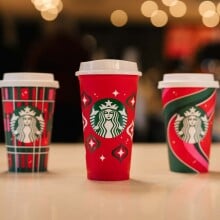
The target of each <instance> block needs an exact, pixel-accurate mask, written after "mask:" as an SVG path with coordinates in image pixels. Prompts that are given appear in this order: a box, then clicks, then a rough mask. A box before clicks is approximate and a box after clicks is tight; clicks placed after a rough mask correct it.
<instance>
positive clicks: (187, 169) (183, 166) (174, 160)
mask: <svg viewBox="0 0 220 220" xmlns="http://www.w3.org/2000/svg"><path fill="white" fill-rule="evenodd" d="M168 155H169V165H170V169H171V170H172V171H174V172H180V170H181V172H182V173H197V172H196V171H195V170H193V169H192V168H190V167H188V166H187V165H186V164H184V163H182V162H181V161H179V160H178V159H177V158H176V156H175V155H174V154H173V152H172V150H171V148H170V146H169V147H168ZM174 164H175V165H174Z"/></svg>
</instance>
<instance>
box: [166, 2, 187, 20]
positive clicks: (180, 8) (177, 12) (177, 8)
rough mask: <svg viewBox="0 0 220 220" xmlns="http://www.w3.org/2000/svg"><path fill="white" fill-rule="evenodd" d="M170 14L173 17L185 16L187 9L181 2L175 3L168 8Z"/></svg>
mask: <svg viewBox="0 0 220 220" xmlns="http://www.w3.org/2000/svg"><path fill="white" fill-rule="evenodd" d="M169 11H170V14H171V15H172V16H173V17H183V16H184V15H185V14H186V11H187V7H186V4H185V3H184V2H182V1H177V2H176V3H175V4H174V5H172V6H170V8H169Z"/></svg>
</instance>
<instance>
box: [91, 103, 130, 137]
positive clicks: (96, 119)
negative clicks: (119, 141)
mask: <svg viewBox="0 0 220 220" xmlns="http://www.w3.org/2000/svg"><path fill="white" fill-rule="evenodd" d="M90 122H91V125H92V128H93V129H94V130H95V132H96V133H97V134H98V135H100V136H102V137H104V138H113V137H116V136H118V135H119V134H121V133H122V131H123V130H124V128H125V127H126V123H127V113H126V111H125V107H124V106H123V104H122V103H121V102H119V101H117V100H115V99H102V100H100V101H98V102H96V103H95V104H94V106H93V108H92V111H91V114H90Z"/></svg>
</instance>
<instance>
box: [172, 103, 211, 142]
mask: <svg viewBox="0 0 220 220" xmlns="http://www.w3.org/2000/svg"><path fill="white" fill-rule="evenodd" d="M174 126H175V130H176V133H177V135H178V136H179V137H180V138H181V139H182V140H183V141H185V142H187V143H190V144H195V143H198V142H200V141H201V140H202V139H203V138H204V136H205V135H206V133H207V131H208V118H207V116H206V113H205V112H204V111H203V110H202V109H201V108H198V107H196V106H194V107H189V108H188V109H186V110H185V111H182V112H181V113H180V114H177V117H176V120H175V123H174Z"/></svg>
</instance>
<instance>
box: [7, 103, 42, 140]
mask: <svg viewBox="0 0 220 220" xmlns="http://www.w3.org/2000/svg"><path fill="white" fill-rule="evenodd" d="M10 127H11V130H12V133H13V134H14V135H15V137H16V139H17V140H19V141H21V142H23V143H31V142H34V141H35V140H36V139H38V138H39V137H40V136H41V134H42V132H43V129H44V127H45V122H44V119H43V116H42V114H41V112H40V111H39V110H38V109H36V108H33V107H30V106H26V107H21V108H19V109H17V110H15V111H14V113H13V115H12V117H11V121H10Z"/></svg>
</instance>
